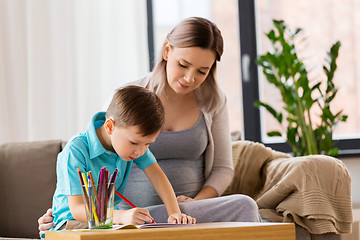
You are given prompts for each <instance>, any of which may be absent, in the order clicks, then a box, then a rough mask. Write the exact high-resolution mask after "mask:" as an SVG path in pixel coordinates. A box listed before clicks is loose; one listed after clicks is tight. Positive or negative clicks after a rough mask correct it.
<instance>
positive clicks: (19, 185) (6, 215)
mask: <svg viewBox="0 0 360 240" xmlns="http://www.w3.org/2000/svg"><path fill="white" fill-rule="evenodd" d="M62 143H63V142H62V141H61V140H51V141H39V142H24V143H6V144H2V145H0V194H1V197H0V213H1V214H0V226H1V228H0V236H2V237H26V238H38V237H39V234H38V232H39V231H38V223H37V220H38V218H39V217H40V216H41V215H42V214H44V213H45V212H46V210H47V209H48V208H49V207H51V204H52V196H53V193H54V191H55V187H56V159H57V155H58V153H59V152H60V151H61V150H62Z"/></svg>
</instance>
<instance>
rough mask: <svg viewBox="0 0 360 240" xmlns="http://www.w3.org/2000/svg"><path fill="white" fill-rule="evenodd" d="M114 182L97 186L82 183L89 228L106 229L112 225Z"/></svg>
mask: <svg viewBox="0 0 360 240" xmlns="http://www.w3.org/2000/svg"><path fill="white" fill-rule="evenodd" d="M114 192H115V186H114V183H104V184H100V185H99V186H97V187H94V188H93V187H92V186H89V185H83V200H84V205H85V212H86V218H87V222H88V226H89V228H90V229H107V228H112V226H113V215H114Z"/></svg>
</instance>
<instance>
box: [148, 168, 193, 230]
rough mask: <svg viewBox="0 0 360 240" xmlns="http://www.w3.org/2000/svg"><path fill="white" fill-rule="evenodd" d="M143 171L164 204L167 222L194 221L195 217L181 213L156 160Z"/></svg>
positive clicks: (169, 185) (172, 190)
mask: <svg viewBox="0 0 360 240" xmlns="http://www.w3.org/2000/svg"><path fill="white" fill-rule="evenodd" d="M144 172H145V174H146V176H147V177H148V178H149V180H150V182H151V184H152V185H153V186H154V188H155V190H156V192H157V193H158V194H159V196H160V198H161V200H162V201H163V203H164V204H165V207H166V211H167V212H168V215H169V218H168V222H169V223H193V224H194V223H196V219H195V218H192V217H190V216H187V215H185V214H182V213H181V211H180V208H179V205H178V203H177V200H176V196H175V193H174V189H173V188H172V186H171V184H170V182H169V180H168V178H167V177H166V175H165V173H164V172H163V171H162V170H161V168H160V166H159V164H158V163H157V162H155V163H153V164H152V165H150V166H148V167H146V168H144Z"/></svg>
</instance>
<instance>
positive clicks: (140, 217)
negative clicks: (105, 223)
mask: <svg viewBox="0 0 360 240" xmlns="http://www.w3.org/2000/svg"><path fill="white" fill-rule="evenodd" d="M120 211H121V210H120ZM114 220H115V219H114ZM115 221H116V220H115ZM152 221H153V218H152V217H151V216H150V213H149V211H148V210H147V209H145V208H132V209H129V210H123V211H121V214H120V215H119V219H118V222H119V223H120V224H133V225H142V224H144V223H145V222H148V223H151V222H152Z"/></svg>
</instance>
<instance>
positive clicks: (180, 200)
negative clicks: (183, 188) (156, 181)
mask: <svg viewBox="0 0 360 240" xmlns="http://www.w3.org/2000/svg"><path fill="white" fill-rule="evenodd" d="M176 200H177V201H178V202H190V201H195V199H193V198H191V197H187V196H184V195H180V196H177V198H176Z"/></svg>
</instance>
